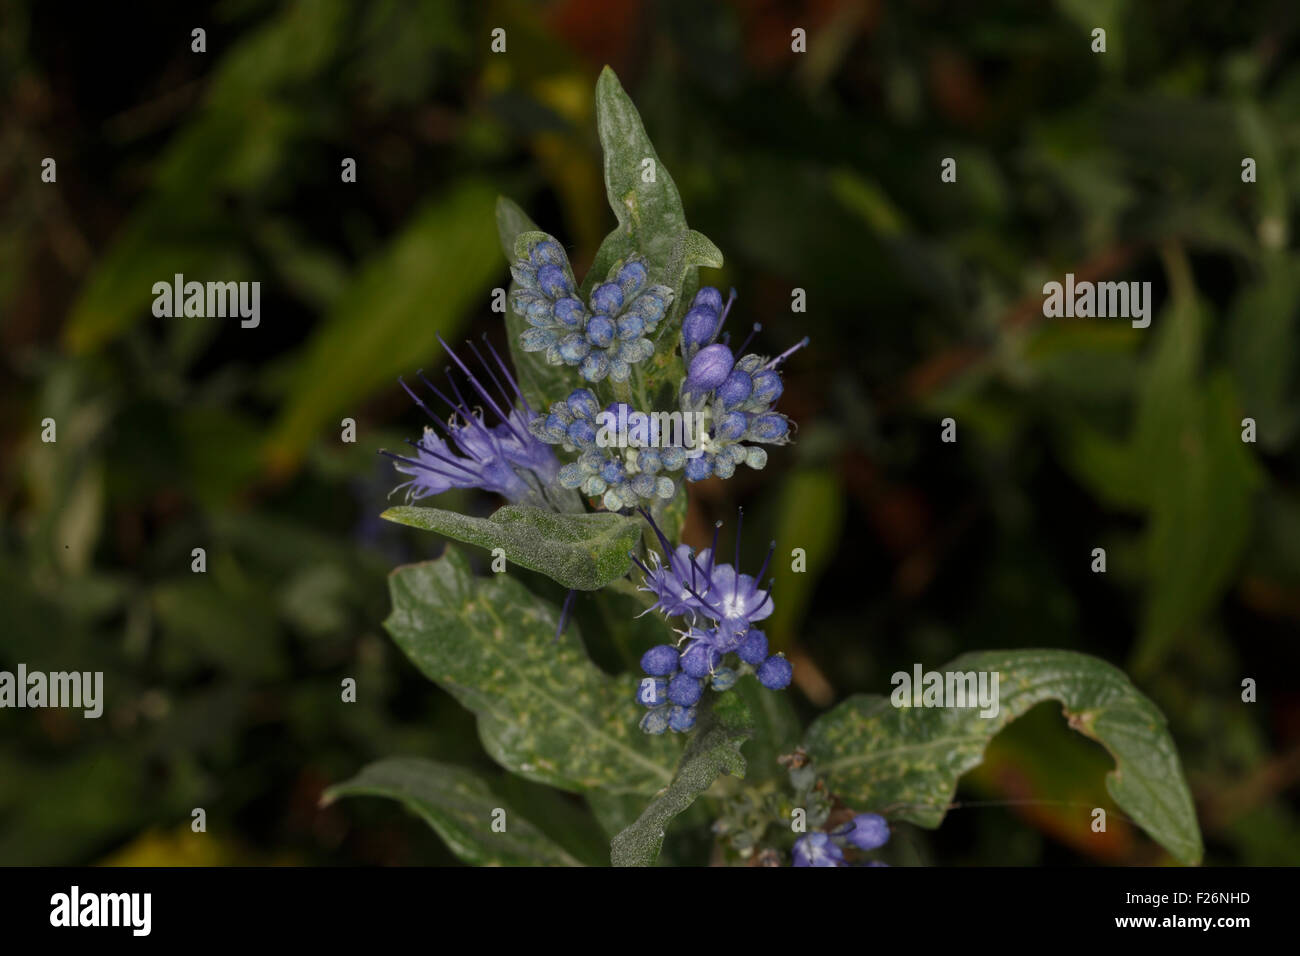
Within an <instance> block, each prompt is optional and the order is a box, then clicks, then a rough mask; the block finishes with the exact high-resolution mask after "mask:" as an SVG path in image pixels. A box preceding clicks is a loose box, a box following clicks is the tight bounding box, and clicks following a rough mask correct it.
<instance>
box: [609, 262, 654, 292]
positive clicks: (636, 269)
mask: <svg viewBox="0 0 1300 956" xmlns="http://www.w3.org/2000/svg"><path fill="white" fill-rule="evenodd" d="M648 277H649V273H648V272H646V268H645V266H644V265H643V264H642V263H640V262H636V261H632V262H625V263H624V264H623V268H621V269H619V270H618V276H617V278H616V279H615V281H616V282H618V284H619V287H620V288H621V289H622V291H623V298H624V300H625V301H626V300H627V299H630V298H631V297H632V296H634V295H635V294H636V292H637V290H638V289H640V288H641V287H642V286H643V285H645V283H646V279H647V278H648Z"/></svg>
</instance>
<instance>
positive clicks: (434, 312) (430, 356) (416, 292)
mask: <svg viewBox="0 0 1300 956" xmlns="http://www.w3.org/2000/svg"><path fill="white" fill-rule="evenodd" d="M492 202H493V193H492V192H491V190H489V189H488V188H487V187H486V186H484V185H483V184H481V183H477V182H469V183H462V184H460V185H458V186H456V187H454V188H453V189H452V190H451V192H450V193H448V194H447V195H446V196H444V197H442V198H441V199H439V200H437V201H435V202H433V203H431V204H430V205H428V206H426V207H425V208H424V209H422V210H420V211H419V212H417V213H416V214H415V216H414V217H413V219H412V221H411V222H410V224H409V225H408V226H407V227H406V228H405V230H404V231H403V232H402V234H401V235H400V236H398V237H397V238H396V239H395V240H394V241H393V242H392V243H391V244H390V246H389V247H388V249H387V250H385V251H384V252H383V253H382V254H381V255H379V256H378V257H377V258H375V259H374V260H372V261H370V262H369V263H368V264H367V265H366V266H365V267H364V268H363V269H362V271H361V273H360V274H359V275H358V276H357V277H356V278H355V279H354V280H353V281H352V283H351V284H350V285H349V286H348V287H347V288H346V289H344V291H343V292H342V293H341V294H340V296H339V299H338V301H337V302H336V303H335V306H334V308H333V309H332V310H331V312H330V314H329V316H328V317H327V318H326V319H325V322H324V324H323V325H322V327H321V328H320V329H319V331H317V332H316V334H315V335H314V337H313V338H312V340H311V343H310V346H309V349H308V352H307V355H306V357H305V358H304V360H303V362H302V364H301V366H300V367H299V369H298V374H297V377H296V380H295V383H294V386H293V388H292V390H291V392H290V396H289V400H288V402H287V404H286V406H285V409H284V411H283V413H282V414H281V415H280V418H279V420H278V421H277V422H276V425H275V429H274V432H273V436H272V440H271V442H270V444H269V446H268V448H267V452H268V455H269V456H270V458H271V461H272V464H273V465H274V466H275V467H277V468H287V467H290V466H291V465H293V464H294V463H295V462H296V461H297V460H298V458H299V456H300V455H301V454H302V452H303V450H305V449H306V447H307V446H308V445H309V444H310V443H311V442H312V440H313V439H314V438H315V436H316V435H317V433H318V432H319V431H320V429H321V428H322V427H324V426H326V425H327V423H333V424H335V425H337V422H338V420H337V419H336V418H335V416H336V415H342V414H345V413H347V412H349V411H352V412H355V410H356V407H357V404H358V403H359V402H360V401H361V400H362V399H364V398H365V397H366V396H367V395H369V394H370V392H371V391H372V390H373V389H375V388H376V387H377V386H381V385H383V386H385V387H387V386H389V385H391V386H392V387H394V388H395V387H396V379H397V377H398V376H399V375H401V374H402V373H404V372H407V373H409V372H411V371H413V370H414V369H416V368H419V367H421V366H423V365H424V364H425V363H427V362H431V361H438V360H439V359H438V356H439V353H440V352H441V350H442V349H441V346H440V345H439V344H438V335H439V334H441V335H442V336H443V337H444V338H446V337H450V336H453V335H454V334H455V333H456V331H457V329H458V328H459V327H460V324H461V322H462V321H463V320H464V318H465V316H466V313H467V312H468V311H469V310H470V309H471V308H472V307H473V306H474V305H475V304H476V303H482V302H484V301H486V300H485V299H484V293H485V292H486V290H487V288H488V286H489V284H490V282H491V280H492V279H493V277H494V276H495V275H496V272H497V270H498V268H499V265H498V260H497V258H496V255H495V254H494V252H493V242H494V236H493V228H492V220H491V216H492ZM263 321H268V319H267V318H266V317H263ZM248 334H255V332H250V333H248Z"/></svg>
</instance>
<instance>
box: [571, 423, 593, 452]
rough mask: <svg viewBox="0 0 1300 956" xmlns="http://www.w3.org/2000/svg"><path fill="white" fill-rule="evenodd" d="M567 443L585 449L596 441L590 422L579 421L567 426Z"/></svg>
mask: <svg viewBox="0 0 1300 956" xmlns="http://www.w3.org/2000/svg"><path fill="white" fill-rule="evenodd" d="M568 436H569V441H571V442H573V444H575V445H577V446H578V447H579V448H585V447H587V446H588V445H590V444H591V443H592V442H594V441H595V440H596V429H595V428H593V427H592V425H591V422H588V421H583V420H582V419H579V420H578V421H576V422H574V423H573V424H572V425H570V426H569V430H568Z"/></svg>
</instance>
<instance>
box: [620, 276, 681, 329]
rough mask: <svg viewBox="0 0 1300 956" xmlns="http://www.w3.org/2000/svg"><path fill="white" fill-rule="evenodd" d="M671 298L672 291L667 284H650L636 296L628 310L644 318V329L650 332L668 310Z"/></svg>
mask: <svg viewBox="0 0 1300 956" xmlns="http://www.w3.org/2000/svg"><path fill="white" fill-rule="evenodd" d="M672 300H673V295H672V291H671V290H670V289H669V288H668V287H667V286H662V285H656V286H651V287H650V288H649V289H647V290H646V291H645V292H643V293H641V294H640V295H639V296H637V297H636V301H635V302H633V303H632V305H631V307H630V308H629V309H628V311H629V312H635V313H636V314H637V315H639V316H641V318H642V319H644V320H645V327H646V331H647V332H652V331H654V328H655V326H657V325H658V324H659V322H660V321H661V320H662V319H663V317H664V315H665V314H666V313H667V312H668V306H669V304H670V303H671V302H672Z"/></svg>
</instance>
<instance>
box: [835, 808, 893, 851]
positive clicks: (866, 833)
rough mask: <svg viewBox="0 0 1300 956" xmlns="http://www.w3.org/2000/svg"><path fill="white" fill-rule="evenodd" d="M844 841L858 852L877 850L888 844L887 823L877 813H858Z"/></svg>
mask: <svg viewBox="0 0 1300 956" xmlns="http://www.w3.org/2000/svg"><path fill="white" fill-rule="evenodd" d="M844 839H846V840H848V841H849V842H850V843H851V844H853V845H854V846H855V847H857V848H858V849H859V850H878V849H880V848H881V847H882V846H884V845H885V844H886V843H888V842H889V823H888V821H886V820H885V818H884V817H882V816H881V815H880V814H878V813H859V814H858V815H857V816H855V817H854V818H853V821H852V829H851V830H849V831H848V832H847V833H845V834H844Z"/></svg>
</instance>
